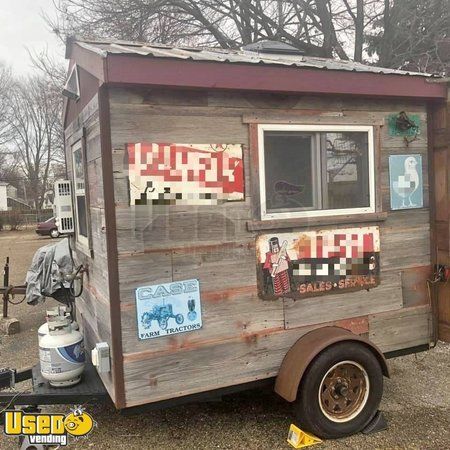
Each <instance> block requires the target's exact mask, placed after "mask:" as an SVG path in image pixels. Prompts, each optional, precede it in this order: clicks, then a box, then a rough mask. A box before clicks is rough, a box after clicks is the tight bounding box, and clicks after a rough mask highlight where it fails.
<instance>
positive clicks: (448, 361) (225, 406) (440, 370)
mask: <svg viewBox="0 0 450 450" xmlns="http://www.w3.org/2000/svg"><path fill="white" fill-rule="evenodd" d="M49 242H50V240H49V239H47V238H39V237H36V236H35V235H33V234H32V233H31V232H18V233H10V232H1V233H0V264H3V260H4V258H5V256H6V255H7V254H9V255H10V256H11V258H12V261H11V265H12V269H11V270H12V274H13V282H22V281H23V278H24V275H25V272H26V269H27V267H28V265H29V262H30V261H31V258H32V256H33V253H34V251H35V250H36V249H37V248H39V247H40V246H42V245H45V244H47V243H49ZM51 303H53V302H51ZM46 306H47V305H40V306H37V307H32V306H28V305H26V304H21V305H19V306H12V307H11V314H12V315H14V316H16V317H18V318H19V319H20V321H21V324H22V332H21V333H20V334H18V335H16V336H4V337H2V342H1V344H0V351H1V356H0V367H2V366H12V367H17V368H21V367H25V366H28V365H32V364H34V363H35V362H36V361H37V358H38V351H37V336H36V334H37V328H38V327H39V325H40V324H41V323H42V322H43V320H44V311H45V307H46ZM389 366H390V369H391V374H392V377H391V379H390V380H386V382H385V390H384V398H383V402H382V405H381V409H382V411H383V412H384V414H385V416H386V418H387V420H388V423H389V429H388V430H387V431H384V432H382V433H378V434H374V435H370V436H363V435H357V436H353V437H350V438H347V439H341V440H337V441H327V442H324V443H323V444H321V445H317V446H314V447H312V448H315V449H318V450H319V449H321V448H323V449H354V450H356V449H370V450H372V449H380V450H381V449H383V450H387V449H392V450H393V449H415V450H447V449H450V345H448V344H442V343H440V344H439V345H438V346H437V347H436V348H435V349H433V350H430V351H428V352H426V353H421V354H418V355H409V356H405V357H401V358H396V359H392V360H390V361H389ZM48 410H50V408H48ZM51 410H53V411H55V412H63V413H64V412H68V411H69V406H60V407H53V408H52V409H51ZM88 411H89V412H90V413H91V414H92V415H93V416H94V418H95V420H96V421H97V424H98V426H97V428H96V429H95V430H94V431H93V433H92V434H91V435H90V437H89V439H87V440H81V441H78V442H75V443H72V444H71V445H70V446H69V447H68V448H71V449H74V450H75V449H77V450H85V449H90V448H93V449H96V450H97V449H99V450H103V449H114V450H115V449H130V450H160V449H161V450H166V449H167V450H169V449H196V450H199V449H205V450H206V449H208V450H209V449H213V448H216V449H267V450H271V449H289V448H291V447H290V446H289V445H288V444H287V443H286V436H287V431H288V428H289V425H290V423H291V422H292V416H291V415H290V408H289V405H287V404H286V403H285V402H284V401H282V400H281V399H279V398H278V397H277V396H276V395H275V394H273V393H272V392H270V391H267V390H265V391H251V392H246V393H243V394H239V395H232V396H228V397H226V398H224V400H223V401H222V402H217V403H198V404H193V405H189V406H183V407H177V408H173V409H168V410H164V411H154V412H147V413H144V414H140V415H136V416H131V417H130V416H122V415H120V414H119V413H117V412H116V411H114V410H113V409H112V408H110V407H106V406H98V405H97V406H92V407H89V410H88ZM14 445H15V442H14V441H13V440H12V439H10V438H6V437H4V436H2V435H0V449H1V450H11V449H14V448H16V447H15V446H14Z"/></svg>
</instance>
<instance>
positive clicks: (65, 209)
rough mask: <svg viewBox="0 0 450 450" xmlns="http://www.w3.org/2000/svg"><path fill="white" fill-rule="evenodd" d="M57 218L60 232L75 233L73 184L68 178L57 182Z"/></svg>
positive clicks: (55, 206) (55, 204) (55, 207)
mask: <svg viewBox="0 0 450 450" xmlns="http://www.w3.org/2000/svg"><path fill="white" fill-rule="evenodd" d="M54 210H55V218H56V226H57V227H58V231H59V232H60V233H73V232H74V223H73V222H74V221H73V207H72V185H71V183H70V181H68V180H59V181H56V182H55V203H54Z"/></svg>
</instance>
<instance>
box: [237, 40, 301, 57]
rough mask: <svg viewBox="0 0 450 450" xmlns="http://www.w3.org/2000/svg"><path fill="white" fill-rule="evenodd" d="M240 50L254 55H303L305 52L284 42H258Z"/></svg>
mask: <svg viewBox="0 0 450 450" xmlns="http://www.w3.org/2000/svg"><path fill="white" fill-rule="evenodd" d="M242 50H245V51H247V52H256V53H271V54H278V55H304V54H305V52H304V51H303V50H300V49H298V48H295V47H293V46H292V45H289V44H286V43H285V42H279V41H269V40H266V41H259V42H254V43H252V44H248V45H244V46H243V47H242Z"/></svg>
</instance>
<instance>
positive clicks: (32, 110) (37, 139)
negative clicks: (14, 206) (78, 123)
mask: <svg viewBox="0 0 450 450" xmlns="http://www.w3.org/2000/svg"><path fill="white" fill-rule="evenodd" d="M8 103H9V108H10V114H9V117H8V123H9V126H10V128H11V132H12V143H11V144H10V148H11V149H12V151H13V152H14V155H15V157H16V160H17V162H18V166H19V169H20V171H21V172H22V174H23V176H24V178H25V179H26V180H27V184H28V192H29V198H32V200H33V202H34V206H35V207H36V209H40V208H41V206H42V202H43V194H44V192H45V191H46V190H47V189H48V182H49V178H50V175H51V170H52V164H57V163H58V162H61V160H62V158H63V151H62V146H63V143H62V130H61V97H60V92H59V90H57V89H55V88H54V86H53V85H52V84H51V83H49V82H48V79H47V78H44V77H42V76H31V77H29V78H27V79H24V80H21V81H18V82H16V84H15V87H14V89H13V90H12V92H11V93H10V95H9V99H8Z"/></svg>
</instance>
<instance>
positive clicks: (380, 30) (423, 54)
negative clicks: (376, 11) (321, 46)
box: [366, 0, 450, 74]
mask: <svg viewBox="0 0 450 450" xmlns="http://www.w3.org/2000/svg"><path fill="white" fill-rule="evenodd" d="M375 25H376V26H375V27H374V29H373V32H372V33H369V34H368V36H366V39H367V42H368V44H369V45H368V51H369V54H376V55H378V56H379V64H380V65H381V66H384V67H395V68H402V69H408V70H415V71H419V72H436V73H442V74H445V73H447V74H448V73H450V60H449V59H448V58H447V59H446V60H445V59H443V58H442V54H441V53H440V52H439V44H440V43H441V42H443V41H445V40H448V39H449V38H450V0H391V1H389V0H384V2H383V15H382V16H381V17H380V19H379V21H378V22H377V23H376V24H375Z"/></svg>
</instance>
